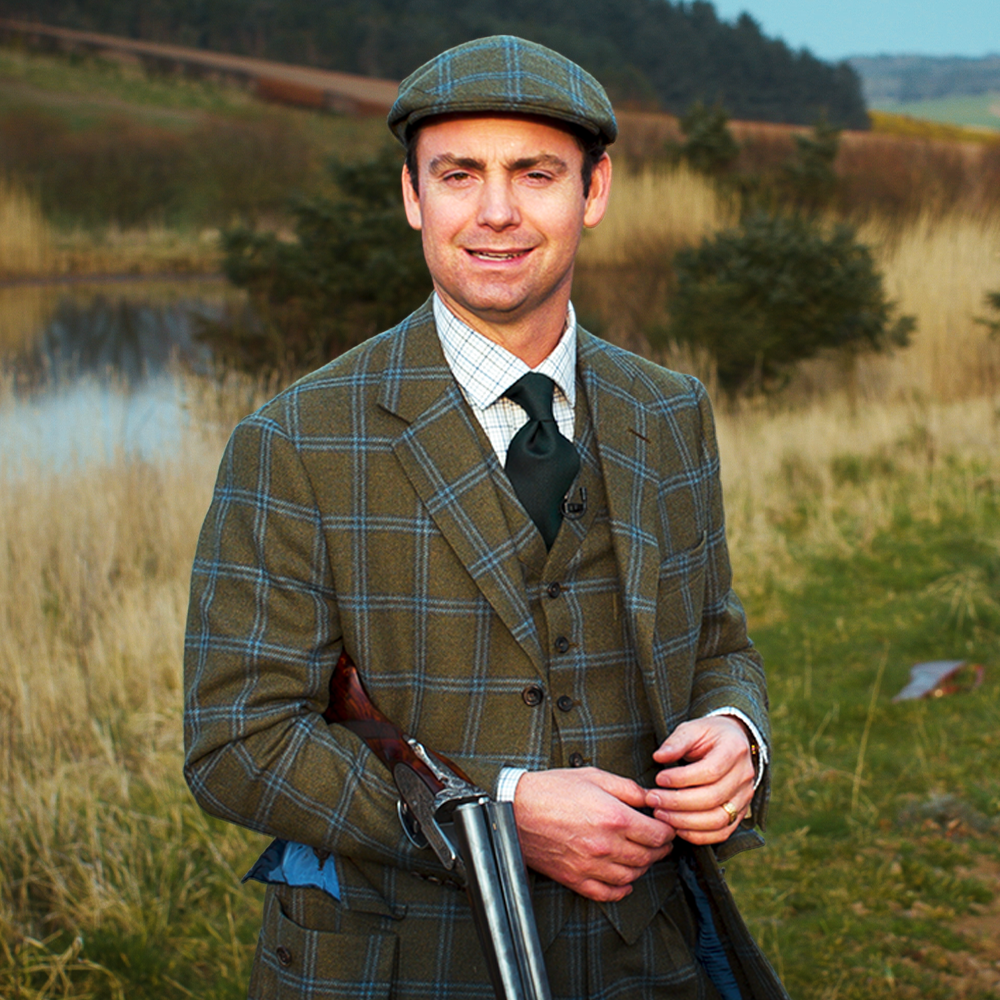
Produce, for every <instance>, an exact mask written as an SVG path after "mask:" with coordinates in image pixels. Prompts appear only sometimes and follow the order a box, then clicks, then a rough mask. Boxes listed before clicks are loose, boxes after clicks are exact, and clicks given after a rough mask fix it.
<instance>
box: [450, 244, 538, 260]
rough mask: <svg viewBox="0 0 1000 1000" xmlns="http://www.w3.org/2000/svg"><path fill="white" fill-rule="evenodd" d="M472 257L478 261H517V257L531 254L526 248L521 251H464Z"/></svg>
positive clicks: (529, 249) (528, 248)
mask: <svg viewBox="0 0 1000 1000" xmlns="http://www.w3.org/2000/svg"><path fill="white" fill-rule="evenodd" d="M465 252H466V253H467V254H469V255H470V256H472V257H478V258H479V259H480V260H517V259H518V258H519V257H526V256H527V255H528V254H529V253H531V248H530V247H526V248H525V249H523V250H470V249H466V251H465Z"/></svg>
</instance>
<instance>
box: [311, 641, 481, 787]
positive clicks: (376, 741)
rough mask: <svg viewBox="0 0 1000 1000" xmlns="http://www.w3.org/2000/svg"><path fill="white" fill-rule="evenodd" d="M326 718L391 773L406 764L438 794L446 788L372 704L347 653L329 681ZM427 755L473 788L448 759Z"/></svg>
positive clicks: (431, 751)
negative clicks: (362, 744) (351, 735)
mask: <svg viewBox="0 0 1000 1000" xmlns="http://www.w3.org/2000/svg"><path fill="white" fill-rule="evenodd" d="M323 718H324V719H326V721H327V722H331V723H332V722H339V723H340V725H342V726H344V727H345V728H347V729H349V730H350V731H351V732H352V733H354V734H355V736H358V737H360V738H361V739H362V740H364V742H365V743H366V745H367V746H368V749H369V750H371V752H372V753H373V754H375V756H376V757H378V759H379V760H380V761H382V763H383V764H385V766H386V767H387V768H388V769H389V771H390V772H393V771H395V768H396V765H397V764H406V765H408V766H409V767H411V768H412V769H413V770H414V771H415V772H416V773H417V775H418V776H419V777H420V778H421V779H422V780H423V781H424V783H425V784H426V785H427V786H428V787H429V788H430V789H432V791H433V792H434V793H435V794H436V793H437V792H440V791H441V790H442V789H443V788H444V787H445V786H444V782H442V781H441V779H440V778H439V777H438V776H437V775H436V774H435V773H434V771H433V770H432V769H431V768H430V767H428V766H427V764H426V762H425V761H424V759H423V758H422V757H421V756H420V755H419V754H418V753H417V752H416V751H415V750H414V749H413V747H412V746H411V745H410V742H409V741H408V740H407V738H406V734H405V733H404V732H403V731H402V730H401V729H400V728H399V726H397V725H396V723H394V722H392V721H391V720H390V719H387V718H386V717H385V716H384V715H383V714H382V713H381V712H380V711H379V710H378V709H377V708H376V707H375V705H374V704H373V703H372V700H371V698H369V697H368V692H367V691H366V690H365V688H364V685H363V684H362V683H361V678H360V677H359V676H358V668H357V667H356V666H355V665H354V661H353V660H352V659H351V658H350V657H349V656H348V655H347V653H346V652H343V653H341V654H340V659H339V660H338V661H337V667H336V669H335V670H334V672H333V676H332V677H331V678H330V704H329V705H328V706H327V709H326V711H325V712H324V713H323ZM427 752H428V753H430V754H433V755H434V757H435V758H437V760H439V761H440V762H441V763H442V764H443V765H444V766H445V767H446V768H448V769H449V770H450V771H452V772H454V773H455V774H457V775H458V776H459V777H460V778H461V779H462V780H463V781H467V782H468V783H469V784H470V785H471V784H473V782H472V779H471V778H469V777H468V775H466V774H465V772H464V771H462V769H461V768H460V767H458V766H457V765H456V764H453V763H452V762H451V761H450V760H448V758H447V757H444V756H442V755H441V754H439V753H435V752H434V751H433V750H430V749H428V751H427Z"/></svg>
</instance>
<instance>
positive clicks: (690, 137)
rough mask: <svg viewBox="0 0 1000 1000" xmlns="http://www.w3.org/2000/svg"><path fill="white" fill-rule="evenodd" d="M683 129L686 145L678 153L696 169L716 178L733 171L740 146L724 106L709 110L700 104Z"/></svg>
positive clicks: (690, 112) (686, 118)
mask: <svg viewBox="0 0 1000 1000" xmlns="http://www.w3.org/2000/svg"><path fill="white" fill-rule="evenodd" d="M680 126H681V131H682V132H683V133H684V142H683V143H682V144H681V146H680V147H679V148H678V149H677V150H676V152H677V154H679V155H680V156H681V157H683V159H685V160H687V162H688V163H689V164H690V165H691V167H692V168H693V169H695V170H697V171H699V172H701V173H703V174H709V175H712V176H718V175H720V174H724V173H726V172H728V171H729V170H731V169H732V167H733V164H734V163H735V162H736V160H737V157H739V155H740V147H739V143H737V141H736V140H735V139H734V138H733V136H732V133H731V132H730V131H729V115H728V114H727V113H726V111H725V109H724V108H723V107H722V106H721V105H718V104H716V105H715V106H714V107H711V108H707V107H705V105H704V104H702V103H701V101H696V102H695V103H694V104H692V105H691V107H690V108H689V109H688V111H687V114H685V115H684V116H683V117H682V118H681V120H680Z"/></svg>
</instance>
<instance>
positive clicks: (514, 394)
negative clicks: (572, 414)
mask: <svg viewBox="0 0 1000 1000" xmlns="http://www.w3.org/2000/svg"><path fill="white" fill-rule="evenodd" d="M554 388H555V383H554V382H553V381H552V379H550V378H549V377H548V376H547V375H539V374H538V373H537V372H528V374H527V375H523V376H521V378H519V379H518V380H517V381H516V382H515V383H514V384H513V385H512V386H511V387H510V388H509V389H508V390H507V391H506V392H505V393H504V396H506V397H507V398H508V399H510V400H512V401H513V402H515V403H517V405H518V406H520V407H522V408H523V409H524V411H525V412H526V413H527V414H528V422H527V423H526V424H525V425H524V426H523V427H522V428H521V429H520V430H519V431H518V432H517V433H516V434H515V435H514V437H513V440H511V442H510V447H509V448H508V449H507V462H506V464H505V465H504V468H505V469H506V471H507V478H508V479H510V483H511V486H513V487H514V492H515V493H516V494H517V498H518V500H520V501H521V504H522V506H523V507H524V509H525V510H526V511H527V512H528V515H529V516H530V517H531V520H532V521H534V522H535V524H536V525H537V527H538V530H539V531H540V532H541V534H542V538H543V539H544V540H545V545H546V548H550V549H551V548H552V543H553V542H554V541H555V540H556V535H557V534H559V525H560V524H561V523H562V500H563V497H564V496H566V492H567V491H568V490H569V488H570V486H572V485H573V480H574V479H576V474H577V473H578V472H579V471H580V456H579V455H578V454H577V452H576V448H575V447H574V446H573V442H572V441H570V440H569V439H568V438H566V437H564V436H563V435H562V434H561V433H560V432H559V427H558V426H557V425H556V421H555V417H554V416H553V415H552V392H553V389H554Z"/></svg>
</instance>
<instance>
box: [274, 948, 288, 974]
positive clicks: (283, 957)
mask: <svg viewBox="0 0 1000 1000" xmlns="http://www.w3.org/2000/svg"><path fill="white" fill-rule="evenodd" d="M274 953H275V955H277V956H278V962H279V964H281V965H283V966H284V967H285V968H286V969H287V968H288V966H290V965H291V964H292V953H291V952H290V951H289V950H288V949H287V948H286V947H285V946H284V945H283V944H279V945H278V947H277V948H276V949H275V951H274Z"/></svg>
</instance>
